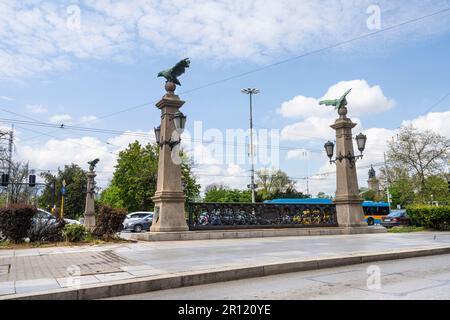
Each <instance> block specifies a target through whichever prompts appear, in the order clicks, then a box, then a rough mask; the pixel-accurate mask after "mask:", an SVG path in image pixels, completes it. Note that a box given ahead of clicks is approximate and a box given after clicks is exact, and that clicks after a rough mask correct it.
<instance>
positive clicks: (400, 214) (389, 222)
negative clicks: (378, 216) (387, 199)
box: [381, 209, 411, 228]
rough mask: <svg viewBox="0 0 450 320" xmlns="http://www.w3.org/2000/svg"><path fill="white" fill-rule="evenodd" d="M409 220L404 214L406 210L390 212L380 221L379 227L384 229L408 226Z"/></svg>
mask: <svg viewBox="0 0 450 320" xmlns="http://www.w3.org/2000/svg"><path fill="white" fill-rule="evenodd" d="M410 224H411V220H410V218H409V217H408V215H407V214H406V209H401V210H392V211H391V213H390V214H389V215H387V216H386V217H384V218H383V219H382V220H381V225H382V226H383V227H386V228H392V227H399V226H409V225H410Z"/></svg>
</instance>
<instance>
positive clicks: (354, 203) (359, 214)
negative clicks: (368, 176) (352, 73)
mask: <svg viewBox="0 0 450 320" xmlns="http://www.w3.org/2000/svg"><path fill="white" fill-rule="evenodd" d="M349 93H350V90H349V91H347V93H346V94H345V95H344V96H343V97H342V98H341V99H336V100H325V101H323V102H321V103H320V104H326V105H333V106H335V107H336V109H337V110H338V114H339V118H338V119H337V120H336V121H335V123H334V124H333V125H331V128H333V129H334V130H335V131H336V145H335V144H334V143H333V142H331V141H328V142H327V143H325V145H324V148H325V152H326V154H327V156H328V158H330V163H335V164H336V197H335V200H334V203H335V204H336V214H337V219H338V224H339V226H341V227H349V228H350V227H367V223H366V222H365V221H364V212H363V208H362V205H361V204H362V202H363V200H362V199H361V197H360V195H359V188H358V177H357V173H356V166H355V164H356V161H357V160H358V159H362V158H363V151H364V150H365V147H366V141H367V137H366V136H365V135H364V134H362V133H360V134H358V135H357V136H356V138H355V140H356V145H357V147H358V150H359V152H360V154H359V155H355V153H354V149H353V135H352V129H353V128H354V127H355V126H356V123H353V122H352V121H351V119H349V118H347V112H348V110H347V108H346V105H347V100H346V96H347V95H348V94H349ZM335 148H336V151H335V150H334V149H335ZM335 153H336V157H335V158H334V159H333V156H334V154H335Z"/></svg>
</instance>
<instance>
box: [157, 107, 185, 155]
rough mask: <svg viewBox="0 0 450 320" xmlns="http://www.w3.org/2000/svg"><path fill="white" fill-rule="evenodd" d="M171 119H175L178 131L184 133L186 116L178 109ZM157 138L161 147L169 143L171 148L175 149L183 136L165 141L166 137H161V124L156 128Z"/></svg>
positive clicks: (174, 122)
mask: <svg viewBox="0 0 450 320" xmlns="http://www.w3.org/2000/svg"><path fill="white" fill-rule="evenodd" d="M171 119H172V120H173V124H174V127H175V130H176V131H177V133H178V134H182V133H183V132H184V128H185V126H186V116H185V115H184V114H183V113H181V112H179V111H178V112H176V113H175V114H174V115H173V116H172V118H171ZM155 138H156V143H157V144H158V145H159V146H160V147H162V146H163V145H165V144H167V145H168V146H169V147H170V149H173V148H174V147H175V146H176V145H177V144H179V143H180V142H181V138H178V140H172V138H170V139H169V140H164V141H163V140H162V139H164V137H163V138H162V139H161V126H158V127H156V128H155Z"/></svg>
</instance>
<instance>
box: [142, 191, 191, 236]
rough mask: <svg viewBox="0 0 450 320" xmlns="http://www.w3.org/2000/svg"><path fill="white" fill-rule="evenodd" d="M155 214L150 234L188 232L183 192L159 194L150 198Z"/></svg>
mask: <svg viewBox="0 0 450 320" xmlns="http://www.w3.org/2000/svg"><path fill="white" fill-rule="evenodd" d="M152 200H153V202H154V203H155V212H154V215H153V223H152V226H151V228H150V232H174V231H188V230H189V227H188V226H187V223H186V216H185V211H184V200H185V196H184V194H183V192H165V191H163V192H161V193H158V192H157V193H156V194H155V196H154V197H153V198H152Z"/></svg>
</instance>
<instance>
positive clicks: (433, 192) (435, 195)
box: [420, 175, 450, 204]
mask: <svg viewBox="0 0 450 320" xmlns="http://www.w3.org/2000/svg"><path fill="white" fill-rule="evenodd" d="M421 197H422V198H421V199H420V200H421V202H428V201H432V200H433V201H438V202H441V203H443V202H445V203H447V204H450V193H449V192H448V183H447V179H446V178H445V177H444V176H443V175H435V176H431V177H428V178H427V179H426V180H425V186H424V189H423V192H422V194H421Z"/></svg>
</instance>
